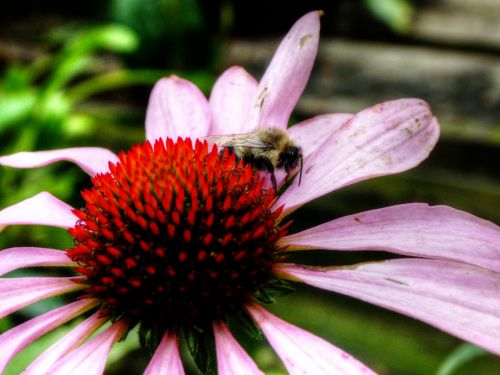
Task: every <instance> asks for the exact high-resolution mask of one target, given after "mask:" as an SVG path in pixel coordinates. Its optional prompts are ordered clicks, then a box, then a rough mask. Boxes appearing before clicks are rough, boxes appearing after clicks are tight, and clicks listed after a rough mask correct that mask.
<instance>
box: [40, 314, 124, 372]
mask: <svg viewBox="0 0 500 375" xmlns="http://www.w3.org/2000/svg"><path fill="white" fill-rule="evenodd" d="M126 329H127V325H126V324H125V323H123V322H121V321H117V322H116V323H113V325H111V327H109V328H107V329H106V330H105V331H103V332H101V333H100V334H99V335H97V336H96V337H94V338H93V339H92V340H90V341H88V342H86V343H85V344H84V345H82V346H80V347H79V348H78V349H75V350H74V351H72V352H71V353H69V354H68V355H66V356H65V357H63V358H62V359H61V360H59V361H58V362H57V363H56V364H55V365H54V366H53V367H52V369H51V371H50V374H51V375H56V374H60V375H67V374H82V375H83V374H92V375H94V374H102V373H103V372H104V367H105V366H106V360H107V359H108V354H109V351H110V349H111V347H112V346H113V344H114V343H115V342H117V341H118V340H119V339H120V338H121V337H122V335H123V333H124V332H125V331H126Z"/></svg>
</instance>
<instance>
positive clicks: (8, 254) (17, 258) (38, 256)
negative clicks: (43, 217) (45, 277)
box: [0, 247, 75, 276]
mask: <svg viewBox="0 0 500 375" xmlns="http://www.w3.org/2000/svg"><path fill="white" fill-rule="evenodd" d="M74 264H75V263H74V262H73V261H72V260H71V259H69V258H68V256H67V255H66V253H65V252H64V251H61V250H54V249H45V248H43V247H11V248H10V249H5V250H0V276H1V275H4V274H6V273H8V272H10V271H13V270H16V269H18V268H22V267H35V266H71V265H74Z"/></svg>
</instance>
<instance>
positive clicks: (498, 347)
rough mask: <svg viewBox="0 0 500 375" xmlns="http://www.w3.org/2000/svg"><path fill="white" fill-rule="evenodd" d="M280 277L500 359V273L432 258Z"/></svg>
mask: <svg viewBox="0 0 500 375" xmlns="http://www.w3.org/2000/svg"><path fill="white" fill-rule="evenodd" d="M278 272H279V273H282V274H284V275H289V276H291V277H292V278H295V279H298V280H299V281H302V282H304V283H306V284H310V285H313V286H316V287H318V288H322V289H326V290H330V291H333V292H337V293H342V294H346V295H348V296H351V297H355V298H359V299H361V300H363V301H366V302H370V303H373V304H376V305H379V306H382V307H385V308H387V309H390V310H393V311H396V312H399V313H401V314H405V315H408V316H411V317H413V318H415V319H419V320H422V321H424V322H426V323H428V324H430V325H432V326H434V327H437V328H439V329H442V330H443V331H446V332H448V333H451V334H453V335H455V336H458V337H460V338H461V339H463V340H466V341H470V342H472V343H474V344H475V345H478V346H480V347H482V348H484V349H487V350H490V351H492V352H493V353H496V354H500V315H499V314H498V312H499V311H500V293H499V290H500V274H498V273H495V272H491V271H488V270H485V269H483V268H479V267H474V266H470V265H467V264H461V263H456V262H448V261H441V260H429V259H393V260H388V261H384V262H373V263H366V264H361V265H357V266H347V267H344V268H342V267H339V268H331V269H329V270H321V269H310V268H305V267H300V266H296V265H282V266H280V267H279V269H278Z"/></svg>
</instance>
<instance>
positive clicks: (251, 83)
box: [210, 66, 257, 135]
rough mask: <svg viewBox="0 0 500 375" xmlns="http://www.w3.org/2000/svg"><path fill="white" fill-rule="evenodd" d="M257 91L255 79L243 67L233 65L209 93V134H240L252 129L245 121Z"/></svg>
mask: <svg viewBox="0 0 500 375" xmlns="http://www.w3.org/2000/svg"><path fill="white" fill-rule="evenodd" d="M256 92H257V81H255V78H253V77H252V76H251V75H250V74H248V73H247V72H246V71H245V69H243V68H241V67H239V66H233V67H231V68H229V69H227V70H226V71H225V72H224V73H223V74H222V75H221V76H220V77H219V79H218V80H217V82H215V85H214V87H213V89H212V93H211V95H210V107H211V108H212V126H211V127H210V134H212V135H213V134H242V133H249V132H251V131H252V128H251V127H250V124H249V122H247V121H246V116H247V112H248V110H249V109H250V107H251V105H252V103H253V100H254V97H255V95H256Z"/></svg>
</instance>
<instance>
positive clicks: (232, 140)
mask: <svg viewBox="0 0 500 375" xmlns="http://www.w3.org/2000/svg"><path fill="white" fill-rule="evenodd" d="M202 140H206V141H207V143H208V145H209V146H212V145H214V144H215V145H217V146H219V147H252V148H268V147H269V144H268V143H266V142H264V141H262V140H261V139H260V138H258V137H257V136H255V135H254V134H252V133H250V134H228V135H210V136H208V137H204V138H202Z"/></svg>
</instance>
